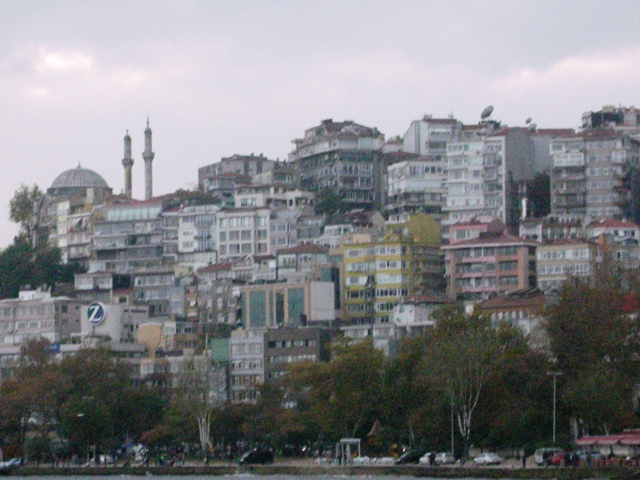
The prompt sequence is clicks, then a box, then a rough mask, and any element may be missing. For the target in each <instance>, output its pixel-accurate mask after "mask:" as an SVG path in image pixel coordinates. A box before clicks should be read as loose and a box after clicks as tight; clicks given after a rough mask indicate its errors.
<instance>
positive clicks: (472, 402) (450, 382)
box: [422, 308, 502, 458]
mask: <svg viewBox="0 0 640 480" xmlns="http://www.w3.org/2000/svg"><path fill="white" fill-rule="evenodd" d="M501 356H502V351H501V349H500V342H499V339H498V335H497V332H496V329H495V328H493V326H492V325H491V323H490V322H489V320H488V319H486V318H484V317H480V316H476V315H472V316H466V315H465V314H464V313H463V312H461V311H460V310H457V309H454V308H444V309H442V310H441V313H440V314H439V316H438V318H437V320H436V327H435V331H434V334H433V339H432V341H431V342H429V343H428V345H427V346H426V350H425V355H424V357H423V365H422V368H423V372H424V373H423V375H424V377H423V379H424V381H426V382H427V383H428V384H429V385H431V386H432V388H434V389H435V390H436V391H438V392H440V393H441V394H442V395H444V396H445V397H446V398H447V399H448V401H449V403H450V406H451V407H450V408H451V409H452V410H453V411H454V416H455V419H456V424H457V427H458V430H459V433H460V435H461V437H462V439H463V443H464V446H463V457H464V458H466V457H467V456H468V453H469V444H470V443H469V441H470V439H471V433H472V428H473V419H474V413H475V411H476V408H477V407H478V404H479V402H480V399H481V398H482V394H483V392H484V390H485V388H486V385H487V383H488V382H489V380H490V379H491V377H492V376H493V375H494V374H495V372H496V370H497V368H498V367H499V365H500V364H501Z"/></svg>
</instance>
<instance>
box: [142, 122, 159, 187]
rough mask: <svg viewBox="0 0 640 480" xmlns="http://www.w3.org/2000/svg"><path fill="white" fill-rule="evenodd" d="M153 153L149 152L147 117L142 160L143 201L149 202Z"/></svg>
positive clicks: (149, 131)
mask: <svg viewBox="0 0 640 480" xmlns="http://www.w3.org/2000/svg"><path fill="white" fill-rule="evenodd" d="M155 155H156V154H155V153H153V151H152V150H151V129H150V128H149V117H147V128H145V129H144V152H142V158H144V199H145V200H149V199H150V198H151V197H153V170H152V168H151V162H153V157H155Z"/></svg>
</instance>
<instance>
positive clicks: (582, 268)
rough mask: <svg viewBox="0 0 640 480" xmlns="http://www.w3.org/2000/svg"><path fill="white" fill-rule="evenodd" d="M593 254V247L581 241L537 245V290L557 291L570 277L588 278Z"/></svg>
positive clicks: (571, 240) (563, 240) (566, 240)
mask: <svg viewBox="0 0 640 480" xmlns="http://www.w3.org/2000/svg"><path fill="white" fill-rule="evenodd" d="M595 253H596V248H595V245H594V244H593V243H589V242H587V241H586V240H581V239H562V240H554V241H551V242H548V243H545V244H541V245H539V246H538V248H537V251H536V260H537V263H536V272H537V277H538V288H539V289H540V290H541V291H543V292H551V291H558V290H559V289H560V286H561V285H562V283H564V282H565V281H566V280H568V279H569V278H570V277H589V276H590V275H591V273H592V270H593V262H594V260H595Z"/></svg>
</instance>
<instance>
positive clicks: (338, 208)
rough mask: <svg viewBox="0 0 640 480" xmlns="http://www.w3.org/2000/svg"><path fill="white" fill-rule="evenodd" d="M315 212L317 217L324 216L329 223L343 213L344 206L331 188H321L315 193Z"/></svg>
mask: <svg viewBox="0 0 640 480" xmlns="http://www.w3.org/2000/svg"><path fill="white" fill-rule="evenodd" d="M315 211H316V214H318V215H326V216H327V219H328V221H329V222H331V221H334V220H336V219H337V217H338V216H339V214H340V213H344V205H343V202H342V200H341V199H340V197H339V196H338V194H337V193H336V191H335V190H333V189H332V188H323V189H322V190H320V191H319V192H318V193H316V200H315Z"/></svg>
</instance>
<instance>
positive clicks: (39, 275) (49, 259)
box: [0, 236, 82, 298]
mask: <svg viewBox="0 0 640 480" xmlns="http://www.w3.org/2000/svg"><path fill="white" fill-rule="evenodd" d="M80 271H82V270H81V268H80V267H79V266H78V265H76V264H68V265H63V264H62V261H61V254H60V250H59V249H58V248H55V247H51V246H49V245H46V244H45V245H41V246H38V247H37V248H35V249H34V248H33V247H32V246H31V244H30V243H29V241H28V240H27V238H26V237H24V236H20V237H17V238H16V239H15V240H14V242H13V243H12V244H11V245H9V246H8V247H7V248H6V249H5V250H3V251H2V252H0V298H12V297H17V296H18V292H19V291H20V287H22V286H24V285H32V286H34V287H35V286H49V287H55V286H56V285H57V284H62V283H68V282H72V281H73V278H74V274H75V273H78V272H80Z"/></svg>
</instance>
